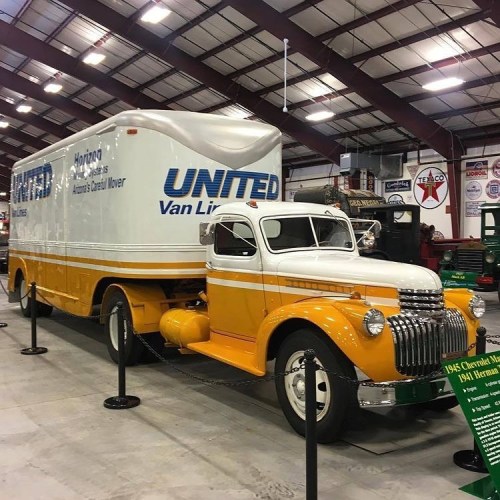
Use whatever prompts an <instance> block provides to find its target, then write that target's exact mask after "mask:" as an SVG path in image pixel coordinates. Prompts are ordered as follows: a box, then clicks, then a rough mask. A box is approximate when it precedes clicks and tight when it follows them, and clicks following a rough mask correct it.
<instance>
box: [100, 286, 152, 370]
mask: <svg viewBox="0 0 500 500" xmlns="http://www.w3.org/2000/svg"><path fill="white" fill-rule="evenodd" d="M118 302H122V303H123V318H124V333H125V364H126V365H127V366H131V365H136V364H137V363H138V362H139V360H140V358H141V356H142V353H143V351H144V346H143V344H142V343H141V341H140V340H139V339H138V338H137V336H136V335H134V334H133V333H132V332H131V331H130V330H131V325H132V315H131V313H130V306H129V303H128V301H127V297H126V296H125V294H124V293H123V292H121V291H120V290H116V291H115V292H113V294H112V295H111V297H110V299H109V301H108V306H107V310H106V311H104V314H107V315H108V316H106V345H107V347H108V353H109V356H110V357H111V359H112V360H113V361H114V362H115V363H118V338H117V337H118V335H117V332H118V321H117V317H116V314H111V315H110V313H112V312H115V311H116V310H117V304H118ZM129 332H130V334H129Z"/></svg>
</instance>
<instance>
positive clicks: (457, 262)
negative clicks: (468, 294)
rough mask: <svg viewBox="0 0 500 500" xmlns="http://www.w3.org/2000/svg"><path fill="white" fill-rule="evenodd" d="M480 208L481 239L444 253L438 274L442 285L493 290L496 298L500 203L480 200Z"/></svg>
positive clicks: (499, 269)
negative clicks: (481, 203) (481, 202)
mask: <svg viewBox="0 0 500 500" xmlns="http://www.w3.org/2000/svg"><path fill="white" fill-rule="evenodd" d="M480 209H481V240H480V241H477V240H472V239H471V240H470V241H464V242H463V243H461V244H460V245H458V246H457V248H456V250H455V251H447V252H445V253H444V254H443V258H442V260H441V263H440V265H441V267H440V271H439V276H440V278H441V281H442V282H443V287H445V288H471V289H473V290H483V291H494V290H497V291H498V294H499V300H500V288H499V284H500V203H484V204H483V205H481V207H480Z"/></svg>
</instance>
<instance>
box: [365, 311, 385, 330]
mask: <svg viewBox="0 0 500 500" xmlns="http://www.w3.org/2000/svg"><path fill="white" fill-rule="evenodd" d="M384 326H385V317H384V314H383V313H382V312H380V311H379V310H378V309H370V310H369V311H368V312H367V313H366V314H365V317H364V318H363V328H364V329H365V332H366V334H367V335H369V336H370V337H376V336H377V335H380V334H381V333H382V330H383V329H384Z"/></svg>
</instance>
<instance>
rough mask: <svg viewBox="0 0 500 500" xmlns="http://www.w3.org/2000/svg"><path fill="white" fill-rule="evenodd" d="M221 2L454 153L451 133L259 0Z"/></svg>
mask: <svg viewBox="0 0 500 500" xmlns="http://www.w3.org/2000/svg"><path fill="white" fill-rule="evenodd" d="M224 1H225V3H226V4H227V5H230V6H231V7H233V8H234V9H236V10H237V11H238V12H240V13H241V14H243V15H244V16H246V17H248V18H249V19H251V20H252V21H253V22H255V23H257V24H259V25H260V26H262V27H265V28H266V29H267V30H268V31H269V32H270V33H272V34H273V35H274V36H276V37H277V38H288V39H289V40H290V44H291V45H293V46H295V47H297V48H298V50H300V52H301V54H303V55H305V56H306V57H307V58H308V59H310V60H311V61H313V62H315V63H316V64H318V65H319V66H320V67H322V68H324V69H325V70H326V71H327V72H329V73H330V74H331V75H333V76H334V77H335V78H338V79H339V80H340V81H341V82H342V83H343V84H344V85H346V86H347V87H351V88H352V89H354V90H355V91H356V93H357V94H359V95H360V96H361V97H363V98H364V99H366V100H367V101H368V102H370V103H371V104H372V105H374V106H376V107H377V108H378V109H380V110H381V111H383V112H384V113H385V114H386V115H387V116H389V117H390V118H392V119H393V120H394V121H395V122H396V123H399V124H400V125H401V126H402V127H404V128H405V129H406V130H408V131H409V132H411V133H412V134H413V135H415V137H418V138H420V139H421V140H423V141H426V142H428V143H429V144H430V145H431V146H432V148H433V149H434V150H435V151H437V152H438V153H439V154H441V155H442V156H444V157H445V158H454V157H455V156H456V154H457V152H458V149H459V147H460V142H459V141H458V138H457V137H454V135H453V133H451V132H449V131H447V130H445V129H444V128H442V127H441V126H440V125H438V124H437V123H435V122H433V121H432V120H430V119H429V118H428V117H426V116H425V115H424V114H423V113H421V112H420V111H418V110H416V109H415V108H414V107H413V106H411V105H410V104H408V103H407V102H405V101H403V100H402V99H400V98H399V97H398V96H396V95H395V94H393V93H392V92H391V91H389V90H388V89H387V88H386V87H384V86H383V85H382V84H380V83H378V82H376V81H375V80H374V79H373V78H371V77H370V76H368V75H367V74H366V73H364V72H363V71H361V70H360V69H359V68H357V67H356V66H354V64H352V63H351V62H349V61H347V60H346V59H344V58H343V57H342V56H340V55H339V54H337V53H336V52H334V51H333V50H331V49H330V48H329V47H327V46H326V45H324V44H323V43H322V42H320V41H318V40H316V39H315V38H314V37H313V36H312V35H310V34H309V33H307V32H306V31H305V30H303V29H302V28H300V27H299V26H298V25H296V24H295V23H293V22H292V21H290V20H288V19H287V18H285V17H284V16H282V15H281V14H280V13H279V12H278V11H276V10H275V9H273V8H272V7H270V6H269V5H268V4H266V3H265V2H263V1H262V0H253V2H247V1H245V0H224Z"/></svg>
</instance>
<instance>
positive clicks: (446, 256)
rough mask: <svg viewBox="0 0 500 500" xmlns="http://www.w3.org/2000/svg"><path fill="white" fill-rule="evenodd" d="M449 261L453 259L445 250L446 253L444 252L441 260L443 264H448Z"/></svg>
mask: <svg viewBox="0 0 500 500" xmlns="http://www.w3.org/2000/svg"><path fill="white" fill-rule="evenodd" d="M451 259H453V252H451V251H450V250H446V252H444V254H443V260H444V261H445V262H450V261H451Z"/></svg>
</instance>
